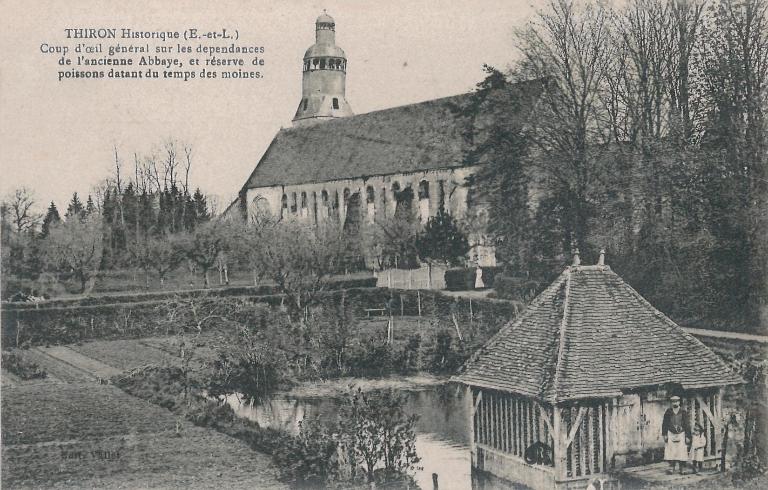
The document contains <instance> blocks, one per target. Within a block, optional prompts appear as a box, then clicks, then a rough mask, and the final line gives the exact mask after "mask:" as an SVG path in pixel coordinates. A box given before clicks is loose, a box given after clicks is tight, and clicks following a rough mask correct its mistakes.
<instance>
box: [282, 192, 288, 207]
mask: <svg viewBox="0 0 768 490" xmlns="http://www.w3.org/2000/svg"><path fill="white" fill-rule="evenodd" d="M281 202H282V204H283V209H288V196H287V195H285V194H283V199H282V200H281Z"/></svg>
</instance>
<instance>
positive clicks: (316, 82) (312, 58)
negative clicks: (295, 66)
mask: <svg viewBox="0 0 768 490" xmlns="http://www.w3.org/2000/svg"><path fill="white" fill-rule="evenodd" d="M302 71H303V73H302V79H301V101H300V102H299V107H298V108H297V109H296V115H295V116H293V125H294V126H305V125H308V124H313V123H317V122H320V121H324V120H329V119H335V118H338V117H346V116H352V115H354V113H353V112H352V108H351V107H350V106H349V103H348V102H347V99H346V97H345V90H346V86H345V85H346V77H347V56H346V55H345V54H344V50H343V49H341V48H340V47H338V46H336V22H335V21H334V20H333V17H331V16H330V15H328V14H326V13H325V11H323V13H322V15H320V17H318V18H317V21H316V22H315V44H313V45H312V46H310V48H309V49H308V50H307V51H306V52H305V53H304V65H303V70H302Z"/></svg>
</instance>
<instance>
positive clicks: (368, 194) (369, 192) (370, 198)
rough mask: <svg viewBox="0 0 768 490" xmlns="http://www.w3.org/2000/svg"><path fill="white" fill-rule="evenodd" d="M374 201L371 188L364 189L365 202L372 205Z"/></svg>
mask: <svg viewBox="0 0 768 490" xmlns="http://www.w3.org/2000/svg"><path fill="white" fill-rule="evenodd" d="M374 199H375V196H374V193H373V187H371V186H370V185H369V186H368V187H366V188H365V202H367V203H372V202H373V201H374Z"/></svg>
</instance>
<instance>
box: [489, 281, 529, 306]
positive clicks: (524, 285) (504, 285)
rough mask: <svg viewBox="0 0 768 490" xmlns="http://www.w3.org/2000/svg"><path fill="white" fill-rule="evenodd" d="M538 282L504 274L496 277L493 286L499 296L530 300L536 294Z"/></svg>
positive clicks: (524, 300)
mask: <svg viewBox="0 0 768 490" xmlns="http://www.w3.org/2000/svg"><path fill="white" fill-rule="evenodd" d="M539 287H540V284H539V283H538V282H537V281H532V280H529V279H527V278H525V277H515V276H504V275H500V276H498V277H496V280H495V281H494V286H493V288H494V289H495V290H496V294H497V295H498V297H499V298H503V299H511V300H516V301H523V302H526V303H527V302H530V300H531V299H533V297H534V296H535V295H536V293H537V292H538V289H539Z"/></svg>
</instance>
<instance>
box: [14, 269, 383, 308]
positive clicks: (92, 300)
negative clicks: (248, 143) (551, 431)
mask: <svg viewBox="0 0 768 490" xmlns="http://www.w3.org/2000/svg"><path fill="white" fill-rule="evenodd" d="M375 286H376V278H375V277H360V278H347V277H333V278H331V279H329V281H328V288H329V289H349V288H367V287H375ZM274 294H278V292H277V288H276V287H275V286H272V285H264V286H235V287H226V288H216V289H191V290H183V291H156V292H143V293H129V294H108V295H98V296H89V297H85V298H61V299H53V300H48V301H41V302H39V303H21V302H19V303H11V302H3V303H2V309H3V312H8V311H12V310H35V309H40V308H53V307H70V308H73V307H74V308H79V307H83V306H96V305H110V304H127V303H145V302H150V301H166V300H169V299H173V298H198V297H230V296H267V295H274Z"/></svg>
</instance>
